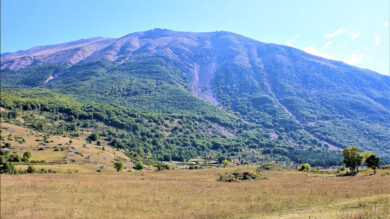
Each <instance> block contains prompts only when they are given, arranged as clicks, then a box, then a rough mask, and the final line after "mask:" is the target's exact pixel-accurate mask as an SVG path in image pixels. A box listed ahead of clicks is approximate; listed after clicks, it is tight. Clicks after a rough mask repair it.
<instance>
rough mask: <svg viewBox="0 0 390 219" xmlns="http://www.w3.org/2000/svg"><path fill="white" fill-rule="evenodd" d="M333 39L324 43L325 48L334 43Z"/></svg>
mask: <svg viewBox="0 0 390 219" xmlns="http://www.w3.org/2000/svg"><path fill="white" fill-rule="evenodd" d="M332 43H333V41H328V42H326V43H325V45H324V49H326V48H328V47H329V46H330V45H332Z"/></svg>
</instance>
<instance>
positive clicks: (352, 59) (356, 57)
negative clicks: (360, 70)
mask: <svg viewBox="0 0 390 219" xmlns="http://www.w3.org/2000/svg"><path fill="white" fill-rule="evenodd" d="M363 57H364V55H363V54H356V53H352V54H350V55H349V57H348V59H347V60H346V61H345V62H346V63H348V64H350V65H357V64H359V63H360V62H361V61H362V60H363Z"/></svg>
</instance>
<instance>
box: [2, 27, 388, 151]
mask: <svg viewBox="0 0 390 219" xmlns="http://www.w3.org/2000/svg"><path fill="white" fill-rule="evenodd" d="M81 51H82V52H81ZM26 60H28V61H26ZM1 69H2V75H1V76H2V81H3V83H2V86H3V87H10V88H12V87H24V88H32V87H46V88H49V89H51V90H53V91H55V92H60V93H66V94H70V95H74V96H75V97H76V98H78V99H79V100H81V101H83V102H91V103H92V102H96V101H97V102H108V103H113V104H119V105H123V106H126V107H130V108H132V109H135V110H138V111H142V112H156V113H179V114H183V113H184V114H196V115H222V116H220V118H225V117H231V118H238V119H242V120H244V122H249V123H250V124H252V125H253V127H256V128H255V129H256V130H257V131H259V132H262V133H268V134H267V135H269V136H270V137H269V138H271V139H274V140H277V141H279V142H283V144H288V145H290V146H293V147H297V148H310V147H313V146H314V147H319V148H330V149H332V150H335V149H337V150H338V149H340V148H344V147H347V146H352V145H356V146H359V147H361V148H363V149H365V150H371V151H373V152H374V153H378V154H380V155H381V156H385V157H386V156H389V155H390V143H389V142H390V134H389V133H390V77H388V76H383V75H380V74H378V73H375V72H372V71H369V70H365V69H360V68H357V67H353V66H350V65H347V64H344V63H342V62H338V61H333V60H327V59H324V58H321V57H316V56H313V55H310V54H307V53H305V52H303V51H300V50H297V49H294V48H291V47H287V46H280V45H276V44H267V43H262V42H258V41H255V40H252V39H249V38H246V37H243V36H240V35H237V34H234V33H229V32H210V33H189V32H175V31H170V30H162V29H155V30H151V31H146V32H138V33H133V34H129V35H126V36H124V37H121V38H118V39H108V38H94V39H89V40H82V41H76V42H73V43H68V44H61V45H55V46H47V47H38V48H35V49H32V50H27V51H22V52H18V53H14V54H6V55H4V56H2V64H1ZM196 97H198V98H196ZM213 105H214V106H213Z"/></svg>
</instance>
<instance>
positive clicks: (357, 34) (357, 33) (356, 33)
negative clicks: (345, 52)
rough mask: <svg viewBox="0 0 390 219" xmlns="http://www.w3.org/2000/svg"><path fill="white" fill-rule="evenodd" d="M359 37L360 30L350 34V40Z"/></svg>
mask: <svg viewBox="0 0 390 219" xmlns="http://www.w3.org/2000/svg"><path fill="white" fill-rule="evenodd" d="M359 36H360V30H358V31H352V32H351V37H352V39H356V38H358V37H359Z"/></svg>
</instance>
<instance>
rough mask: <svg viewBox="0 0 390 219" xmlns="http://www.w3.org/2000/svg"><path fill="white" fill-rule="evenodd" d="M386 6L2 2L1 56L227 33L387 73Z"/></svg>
mask: <svg viewBox="0 0 390 219" xmlns="http://www.w3.org/2000/svg"><path fill="white" fill-rule="evenodd" d="M389 2H390V1H389V0H375V1H370V0H341V1H340V0H294V1H291V0H235V1H233V0H196V1H195V0H148V1H141V0H132V1H131V0H123V1H122V0H33V1H32V0H2V1H1V4H2V5H1V6H2V7H1V49H2V50H1V52H2V53H3V52H15V51H18V50H24V49H29V48H31V47H34V46H38V45H47V44H55V43H61V42H67V41H73V40H77V39H81V38H90V37H96V36H105V37H120V36H123V35H126V34H128V33H131V32H137V31H144V30H149V29H153V28H166V29H171V30H177V31H193V32H204V31H217V30H226V31H232V32H235V33H238V34H242V35H245V36H248V37H251V38H253V39H256V40H259V41H263V42H270V43H277V44H285V45H290V46H292V47H296V48H298V49H302V50H305V51H307V52H310V53H312V54H315V55H320V56H323V57H326V58H331V59H336V60H341V61H344V62H347V63H350V64H352V65H356V66H359V67H363V68H369V69H372V70H374V71H377V72H379V73H382V74H388V75H390V70H389V62H390V58H389V10H390V3H389Z"/></svg>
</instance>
